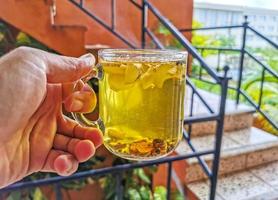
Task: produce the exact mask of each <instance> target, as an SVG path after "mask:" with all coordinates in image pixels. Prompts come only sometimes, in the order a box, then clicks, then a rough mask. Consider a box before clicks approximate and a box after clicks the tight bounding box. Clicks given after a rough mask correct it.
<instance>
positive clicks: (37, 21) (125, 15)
mask: <svg viewBox="0 0 278 200" xmlns="http://www.w3.org/2000/svg"><path fill="white" fill-rule="evenodd" d="M192 1H193V0H171V1H169V0H168V1H167V0H152V1H151V2H153V4H154V5H155V6H157V8H158V9H159V10H160V11H161V13H162V14H164V15H165V16H166V17H168V18H169V19H170V21H172V22H173V23H174V25H176V26H177V27H178V28H183V27H191V24H192V8H193V5H192ZM46 2H48V4H47V3H46ZM49 2H51V0H48V1H46V0H0V5H1V6H0V17H1V19H3V20H4V21H7V22H8V23H10V24H12V25H13V26H15V27H16V28H18V29H20V30H23V31H24V32H26V33H28V34H30V35H31V36H33V37H34V38H36V39H37V40H39V41H41V42H42V43H44V44H46V45H47V46H48V47H50V48H52V49H54V50H56V51H57V52H60V53H62V54H65V55H73V56H79V55H81V54H83V53H84V52H85V51H86V50H85V48H84V45H85V44H87V45H94V44H103V45H108V46H110V47H114V48H123V47H127V46H126V45H125V44H124V43H123V42H122V41H121V40H120V39H118V38H117V37H116V36H114V35H113V34H111V33H110V32H108V31H107V30H106V29H105V28H104V27H102V26H101V25H100V24H98V23H97V22H96V21H94V20H93V19H91V18H90V17H89V16H88V15H86V14H85V13H84V12H82V11H80V10H79V8H77V7H76V6H74V5H73V4H72V3H70V2H69V1H68V0H56V5H57V15H56V18H55V24H56V25H57V26H56V27H52V26H51V25H50V7H49ZM110 2H111V0H84V5H85V7H86V8H88V9H90V10H91V11H92V12H94V13H95V14H96V15H97V16H99V17H100V18H101V19H103V20H104V21H106V22H107V23H110V21H111V20H110V17H111V7H110ZM116 2H117V4H116V30H117V31H118V32H120V33H121V34H123V35H124V36H126V37H127V38H128V39H129V40H130V41H132V42H133V43H135V44H136V45H137V47H140V38H141V12H140V10H139V9H137V8H136V7H135V6H134V5H133V4H132V3H130V2H129V1H128V0H117V1H116ZM169 2H171V3H169ZM149 25H150V26H152V27H153V26H155V25H157V22H156V21H155V20H154V19H153V18H152V17H150V20H149ZM86 30H87V31H86ZM188 38H189V39H190V36H188Z"/></svg>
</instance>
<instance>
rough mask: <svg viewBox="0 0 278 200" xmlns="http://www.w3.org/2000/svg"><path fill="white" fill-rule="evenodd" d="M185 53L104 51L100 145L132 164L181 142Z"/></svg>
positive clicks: (159, 153) (102, 60)
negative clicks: (101, 139) (102, 144)
mask: <svg viewBox="0 0 278 200" xmlns="http://www.w3.org/2000/svg"><path fill="white" fill-rule="evenodd" d="M186 56H187V54H186V52H180V51H174V50H113V49H110V50H109V49H108V50H102V51H100V53H99V63H100V65H101V66H100V68H99V69H98V70H101V73H102V77H101V79H100V80H99V117H100V119H101V120H102V123H103V125H104V128H103V132H104V133H103V134H104V145H105V147H106V148H107V149H108V150H109V151H111V152H112V153H113V154H116V155H118V156H120V157H123V158H126V159H131V160H152V159H156V158H160V157H163V156H166V155H168V154H169V153H171V152H172V151H173V150H174V148H175V147H176V146H177V144H178V142H179V141H180V140H181V138H182V129H183V118H184V96H185V73H186Z"/></svg>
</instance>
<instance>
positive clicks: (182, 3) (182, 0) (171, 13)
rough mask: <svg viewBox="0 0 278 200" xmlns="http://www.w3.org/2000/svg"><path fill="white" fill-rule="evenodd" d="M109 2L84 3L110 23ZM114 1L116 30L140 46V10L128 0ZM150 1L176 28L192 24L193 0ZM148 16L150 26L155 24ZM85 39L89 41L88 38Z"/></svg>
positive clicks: (102, 0)
mask: <svg viewBox="0 0 278 200" xmlns="http://www.w3.org/2000/svg"><path fill="white" fill-rule="evenodd" d="M110 2H111V0H94V1H92V0H87V1H85V4H84V5H85V7H86V8H88V9H89V10H90V11H92V12H93V13H95V14H96V15H97V16H99V17H100V18H101V19H102V20H104V21H105V22H107V23H108V24H111V3H110ZM116 2H117V3H116V16H117V17H116V30H117V31H119V32H120V33H122V34H123V35H125V36H126V37H128V38H129V40H130V41H133V42H134V43H135V44H136V45H137V46H140V39H141V11H140V10H139V9H138V8H136V7H135V6H134V5H133V4H132V3H130V2H129V0H117V1H116ZM170 2H171V3H170ZM151 3H152V4H153V5H154V6H156V7H157V8H158V9H159V10H160V12H161V13H162V14H163V15H164V16H166V17H167V18H169V20H170V21H171V22H172V23H173V24H174V25H175V26H177V27H178V28H185V27H187V28H188V27H191V26H192V14H193V0H171V1H167V0H151ZM149 16H150V19H149V25H150V27H151V28H153V27H154V26H157V20H156V19H155V18H154V17H153V16H151V15H149ZM187 37H188V39H190V38H191V35H187ZM86 39H87V37H86ZM87 41H88V43H90V42H91V41H90V38H88V39H87Z"/></svg>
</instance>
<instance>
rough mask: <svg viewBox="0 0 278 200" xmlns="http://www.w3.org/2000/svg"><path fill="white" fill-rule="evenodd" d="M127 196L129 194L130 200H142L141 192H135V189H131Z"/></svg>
mask: <svg viewBox="0 0 278 200" xmlns="http://www.w3.org/2000/svg"><path fill="white" fill-rule="evenodd" d="M127 194H128V199H129V200H142V198H141V196H140V194H139V192H138V191H137V190H135V189H134V188H129V189H128V190H127Z"/></svg>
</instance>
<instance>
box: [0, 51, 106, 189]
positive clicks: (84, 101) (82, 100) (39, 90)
mask: <svg viewBox="0 0 278 200" xmlns="http://www.w3.org/2000/svg"><path fill="white" fill-rule="evenodd" d="M94 63H95V60H94V57H93V56H92V55H91V54H86V55H84V56H82V57H80V58H73V57H65V56H59V55H55V54H50V53H47V52H44V51H41V50H37V49H33V48H28V47H20V48H17V49H15V50H13V51H12V52H10V53H8V54H7V55H5V56H3V57H2V58H0V188H2V187H5V186H7V185H8V184H11V183H14V182H15V181H18V180H20V179H22V178H24V177H25V176H27V175H29V174H31V173H33V172H38V171H45V172H56V173H58V174H59V175H63V176H66V175H70V174H72V173H74V172H75V171H76V170H77V168H78V164H79V162H84V161H86V160H88V159H89V158H90V157H92V156H93V155H94V153H95V149H96V148H97V147H99V146H100V145H101V143H102V134H101V132H100V131H99V130H98V129H96V128H89V127H82V126H80V125H78V124H77V123H76V122H75V121H73V120H71V119H69V118H68V117H66V116H64V115H63V113H62V105H64V108H65V110H67V111H68V112H90V111H92V110H93V109H94V107H95V105H96V97H95V93H94V92H93V91H92V89H91V88H90V87H88V86H86V85H84V84H83V85H81V87H80V90H78V91H73V86H74V84H75V82H76V81H78V80H79V79H80V78H81V77H82V76H84V75H86V74H87V73H89V72H90V70H91V68H92V66H93V65H94Z"/></svg>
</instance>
